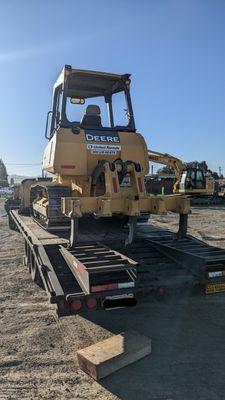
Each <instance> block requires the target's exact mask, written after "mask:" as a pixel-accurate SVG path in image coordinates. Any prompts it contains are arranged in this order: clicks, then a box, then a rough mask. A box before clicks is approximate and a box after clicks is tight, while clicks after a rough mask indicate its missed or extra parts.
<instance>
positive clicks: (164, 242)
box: [141, 228, 225, 294]
mask: <svg viewBox="0 0 225 400" xmlns="http://www.w3.org/2000/svg"><path fill="white" fill-rule="evenodd" d="M144 231H145V233H144V237H145V239H146V240H147V241H148V242H149V243H151V245H152V246H153V247H154V248H155V249H157V250H158V251H159V252H160V253H161V254H162V255H165V256H167V257H170V259H171V260H174V261H175V262H176V263H178V264H180V265H184V266H186V267H187V268H188V269H189V270H190V272H191V273H192V274H193V275H195V276H196V277H197V278H198V279H199V281H200V283H201V284H202V286H203V289H204V292H205V294H213V293H219V292H225V249H221V248H219V247H216V246H210V245H208V244H207V243H205V242H203V241H201V240H199V239H196V238H195V237H193V236H190V235H188V236H187V237H186V238H184V239H177V238H176V235H175V234H174V233H172V232H170V231H165V230H160V229H157V228H156V229H152V230H151V231H149V230H148V232H147V231H146V229H145V228H144ZM141 235H143V229H142V233H141Z"/></svg>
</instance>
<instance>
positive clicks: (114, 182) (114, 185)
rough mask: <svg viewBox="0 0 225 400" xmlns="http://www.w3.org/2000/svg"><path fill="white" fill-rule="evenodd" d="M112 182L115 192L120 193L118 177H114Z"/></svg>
mask: <svg viewBox="0 0 225 400" xmlns="http://www.w3.org/2000/svg"><path fill="white" fill-rule="evenodd" d="M112 183H113V190H114V192H115V193H118V187H117V181H116V178H115V177H113V178H112Z"/></svg>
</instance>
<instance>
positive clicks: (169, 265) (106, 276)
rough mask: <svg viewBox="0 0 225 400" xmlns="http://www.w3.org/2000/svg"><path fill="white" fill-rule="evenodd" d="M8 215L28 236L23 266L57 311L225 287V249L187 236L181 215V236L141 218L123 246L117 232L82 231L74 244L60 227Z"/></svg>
mask: <svg viewBox="0 0 225 400" xmlns="http://www.w3.org/2000/svg"><path fill="white" fill-rule="evenodd" d="M8 216H9V226H10V228H11V229H14V230H18V231H19V232H20V233H21V234H22V235H23V238H24V243H25V246H24V248H25V250H24V257H23V261H24V265H25V266H26V267H27V268H28V271H29V272H30V274H31V278H32V279H33V281H34V282H35V283H36V284H38V285H39V286H41V287H42V288H43V289H44V290H45V291H46V293H47V295H48V297H49V300H50V302H51V303H52V304H55V306H56V313H57V315H58V316H66V315H72V314H77V313H82V312H86V311H94V310H97V309H112V308H117V307H130V306H134V305H135V304H136V302H137V300H139V299H142V300H143V294H145V295H146V294H150V293H154V294H156V295H157V296H162V295H163V296H164V295H165V293H172V292H174V291H175V292H176V291H177V290H178V291H179V292H180V291H181V292H183V291H184V290H186V289H187V288H188V289H190V290H192V289H193V288H194V287H195V288H196V287H197V288H198V289H200V291H201V292H203V293H205V294H209V293H218V292H225V250H223V249H219V248H217V247H212V246H209V245H207V244H206V243H204V242H202V241H199V240H197V239H195V238H194V237H192V236H187V235H186V234H185V232H184V231H183V232H182V229H183V228H184V226H183V221H182V217H181V223H180V225H181V227H182V229H181V228H180V229H181V230H180V232H179V235H177V234H174V233H172V232H170V231H169V230H162V229H158V228H155V227H153V226H151V225H150V224H148V223H140V224H138V228H137V239H136V240H135V243H134V244H133V245H128V246H125V245H123V244H122V241H121V238H118V234H117V235H115V236H113V235H112V234H111V236H110V237H109V238H104V237H100V238H98V237H97V236H96V240H93V235H92V236H91V235H84V238H83V240H82V238H81V241H80V242H78V243H77V244H76V245H75V246H74V247H72V248H71V247H69V239H68V237H66V235H64V236H63V234H62V232H60V233H59V235H57V233H54V234H53V233H50V232H47V231H46V230H44V229H43V228H42V227H41V226H40V225H39V224H38V223H37V222H36V221H35V220H34V219H33V218H32V217H30V216H24V215H20V214H19V212H18V210H11V211H10V212H9V214H8ZM94 237H95V235H94Z"/></svg>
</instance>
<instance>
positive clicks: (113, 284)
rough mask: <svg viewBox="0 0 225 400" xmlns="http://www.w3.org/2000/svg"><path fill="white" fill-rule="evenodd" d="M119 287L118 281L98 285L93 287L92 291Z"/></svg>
mask: <svg viewBox="0 0 225 400" xmlns="http://www.w3.org/2000/svg"><path fill="white" fill-rule="evenodd" d="M113 289H118V283H109V284H108V285H96V286H92V287H91V291H92V292H104V291H105V290H113Z"/></svg>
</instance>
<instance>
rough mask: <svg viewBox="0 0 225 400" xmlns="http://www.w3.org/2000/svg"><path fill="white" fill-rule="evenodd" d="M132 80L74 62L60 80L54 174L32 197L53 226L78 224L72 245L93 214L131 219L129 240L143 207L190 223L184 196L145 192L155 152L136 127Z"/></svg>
mask: <svg viewBox="0 0 225 400" xmlns="http://www.w3.org/2000/svg"><path fill="white" fill-rule="evenodd" d="M130 86H131V79H130V74H122V75H120V74H114V73H106V72H97V71H87V70H80V69H74V68H72V67H71V66H69V65H65V67H64V68H63V70H62V72H61V74H60V76H59V78H58V79H57V81H56V83H55V85H54V88H53V99H52V109H51V111H49V112H48V114H47V121H46V131H45V136H46V138H47V139H48V144H47V147H46V149H45V152H44V160H43V170H44V171H46V172H47V173H50V174H52V175H53V179H52V181H51V182H38V183H37V184H36V185H33V186H32V187H31V191H30V202H31V204H32V213H33V217H34V218H35V219H36V220H37V221H38V222H39V223H40V224H42V225H43V226H45V228H46V229H49V230H50V229H54V230H59V229H65V228H66V229H67V228H68V226H69V227H70V228H71V238H70V242H71V245H73V244H75V242H76V241H77V239H78V220H79V219H80V218H81V217H86V216H89V217H90V216H91V217H92V218H95V219H96V218H100V217H101V218H103V217H104V218H108V219H109V218H118V219H121V220H124V221H125V220H126V223H128V226H129V235H128V243H131V242H132V240H133V236H134V232H135V226H136V220H137V217H138V216H140V215H141V214H142V213H153V214H165V213H167V211H172V212H174V213H178V214H180V215H181V218H180V230H179V232H184V231H185V229H186V218H187V214H188V213H189V209H190V206H189V200H188V199H187V198H186V197H185V196H180V195H176V194H172V195H168V196H155V195H151V194H147V193H146V189H145V182H144V178H145V176H146V175H147V174H148V172H149V152H148V149H147V146H146V143H145V140H144V138H143V136H142V135H141V134H140V133H137V131H136V127H135V119H134V114H133V109H132V101H131V96H130ZM108 221H109V220H108Z"/></svg>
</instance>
